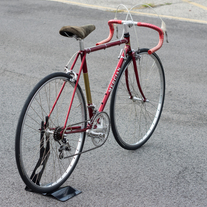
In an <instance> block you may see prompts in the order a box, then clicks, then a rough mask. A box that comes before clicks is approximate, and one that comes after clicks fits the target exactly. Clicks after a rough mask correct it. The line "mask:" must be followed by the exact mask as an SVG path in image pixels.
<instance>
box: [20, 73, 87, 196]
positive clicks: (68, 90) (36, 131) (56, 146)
mask: <svg viewBox="0 0 207 207" xmlns="http://www.w3.org/2000/svg"><path fill="white" fill-rule="evenodd" d="M64 81H66V85H65V87H64V89H63V91H62V94H61V96H60V98H59V100H58V102H57V104H56V106H55V108H54V110H53V112H52V113H51V115H50V117H49V121H48V123H49V124H48V127H47V129H46V130H47V131H50V133H47V136H46V133H44V136H43V137H44V140H45V141H44V143H43V146H41V147H40V144H41V142H40V140H42V139H41V138H40V123H41V121H43V122H44V123H45V119H46V118H45V117H46V116H47V115H48V114H49V111H50V110H51V107H52V105H53V103H54V100H55V97H57V94H58V92H59V90H60V87H61V85H62V84H63V82H64ZM73 86H74V84H72V83H70V82H69V81H68V80H67V77H61V76H60V77H54V78H51V79H49V80H47V81H46V82H45V83H44V84H43V85H42V86H41V87H40V88H39V89H38V90H37V91H36V92H35V94H34V96H33V98H32V99H31V101H30V102H29V104H28V107H27V109H26V111H25V115H24V117H23V120H22V126H21V133H20V146H19V148H20V165H21V168H22V174H24V175H25V176H26V182H27V183H28V185H30V187H31V186H32V187H33V186H35V187H36V188H37V189H38V188H39V189H44V190H42V191H45V192H46V191H47V190H48V191H50V190H51V189H52V188H56V186H59V185H61V184H62V183H63V182H64V181H65V180H66V179H67V178H68V176H69V175H70V174H71V173H72V171H73V169H74V167H75V165H76V164H77V161H78V159H79V156H80V155H76V156H73V157H71V158H68V159H64V158H62V159H60V154H61V151H60V146H61V145H63V143H62V140H60V141H56V140H55V139H54V131H55V129H57V127H62V126H63V124H64V122H65V118H66V114H67V110H68V106H69V102H70V96H71V94H72V91H73ZM74 115H75V116H74ZM85 116H86V115H85V105H84V101H83V99H82V94H81V93H80V91H79V90H77V93H76V95H75V98H74V102H73V106H72V109H71V117H72V119H70V117H69V120H68V124H73V123H78V122H80V121H83V123H82V124H81V128H84V127H85V122H84V121H85V119H86V117H85ZM74 117H75V118H74ZM46 130H45V131H46ZM51 132H53V133H51ZM46 137H49V139H47V138H46ZM84 138H85V133H77V134H71V135H68V136H66V137H65V138H64V139H65V141H66V140H67V141H68V142H69V144H67V146H70V150H68V149H66V147H65V146H66V144H64V147H65V148H64V150H62V154H64V156H65V157H66V156H70V155H72V154H76V153H79V152H81V151H82V147H83V143H84ZM47 140H49V142H47ZM47 143H49V144H47ZM47 146H50V147H49V150H48V151H47V150H46V148H47ZM41 149H44V152H43V154H45V155H44V156H45V157H44V160H45V159H48V161H47V162H46V165H45V166H44V164H43V161H42V164H41V165H39V167H38V168H37V169H36V170H35V174H36V175H37V174H38V176H39V177H40V172H41V170H42V169H43V168H44V167H45V168H44V171H43V174H42V176H41V180H40V183H39V181H38V178H36V177H35V178H34V177H32V173H33V171H34V168H35V165H37V162H38V159H39V157H40V154H41V153H40V151H41ZM46 154H49V156H48V158H47V156H46ZM42 160H43V159H42ZM24 179H25V177H24ZM24 181H25V180H24Z"/></svg>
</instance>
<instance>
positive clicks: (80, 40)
mask: <svg viewBox="0 0 207 207" xmlns="http://www.w3.org/2000/svg"><path fill="white" fill-rule="evenodd" d="M78 41H79V47H80V51H83V50H84V49H85V48H84V41H83V40H82V39H79V40H78Z"/></svg>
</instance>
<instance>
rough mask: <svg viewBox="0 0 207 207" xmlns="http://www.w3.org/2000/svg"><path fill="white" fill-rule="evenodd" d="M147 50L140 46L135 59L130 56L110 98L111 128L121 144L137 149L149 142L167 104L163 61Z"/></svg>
mask: <svg viewBox="0 0 207 207" xmlns="http://www.w3.org/2000/svg"><path fill="white" fill-rule="evenodd" d="M147 51H148V49H141V50H140V51H139V52H137V55H136V58H135V61H134V62H133V58H132V57H131V56H129V57H128V59H127V60H126V62H125V63H124V65H123V67H122V68H121V71H120V73H119V77H118V80H117V82H116V85H115V87H114V90H113V93H112V98H111V105H110V116H111V127H112V131H113V134H114V137H115V139H116V141H117V142H118V144H119V145H120V146H121V147H123V148H125V149H128V150H135V149H138V148H139V147H141V146H142V145H143V144H145V143H146V142H147V140H148V139H149V138H150V136H151V135H152V133H153V132H154V130H155V128H156V126H157V123H158V121H159V118H160V115H161V112H162V108H163V104H164V97H165V76H164V70H163V67H162V63H161V61H160V59H159V57H158V56H157V55H156V54H155V53H153V54H151V55H149V54H148V52H147ZM134 64H136V66H137V70H136V69H135V68H136V67H134ZM136 74H137V76H136ZM136 77H138V78H136ZM139 85H140V86H139Z"/></svg>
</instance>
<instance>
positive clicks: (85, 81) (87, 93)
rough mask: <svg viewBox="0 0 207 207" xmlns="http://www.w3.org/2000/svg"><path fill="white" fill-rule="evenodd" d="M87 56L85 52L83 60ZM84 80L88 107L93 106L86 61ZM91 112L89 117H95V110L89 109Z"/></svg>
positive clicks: (82, 55)
mask: <svg viewBox="0 0 207 207" xmlns="http://www.w3.org/2000/svg"><path fill="white" fill-rule="evenodd" d="M85 55H86V52H85V51H83V53H82V54H81V59H83V57H84V56H85ZM83 79H84V84H85V90H86V99H87V104H88V106H90V105H92V104H93V102H92V96H91V89H90V82H89V77H88V68H87V63H86V59H85V62H84V64H83ZM88 111H89V117H90V118H91V117H92V116H93V110H92V108H88Z"/></svg>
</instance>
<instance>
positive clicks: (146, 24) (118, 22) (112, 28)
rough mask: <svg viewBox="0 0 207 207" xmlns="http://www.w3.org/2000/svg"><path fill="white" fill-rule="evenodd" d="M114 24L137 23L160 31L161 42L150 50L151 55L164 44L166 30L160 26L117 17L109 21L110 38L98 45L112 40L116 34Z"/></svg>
mask: <svg viewBox="0 0 207 207" xmlns="http://www.w3.org/2000/svg"><path fill="white" fill-rule="evenodd" d="M114 24H125V25H130V26H132V25H136V26H139V27H148V28H150V29H153V30H156V31H157V32H158V33H159V42H158V44H157V46H155V47H153V48H152V49H150V50H148V54H150V55H151V54H152V53H154V52H155V51H157V50H159V49H160V48H161V47H162V44H163V41H164V32H163V30H162V29H161V28H160V27H157V26H155V25H153V24H149V23H143V22H134V21H123V20H116V19H113V20H109V21H108V25H109V29H110V31H109V36H108V38H106V39H105V40H103V41H101V42H98V43H96V45H101V44H104V43H107V42H109V41H111V39H112V37H113V35H114Z"/></svg>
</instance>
